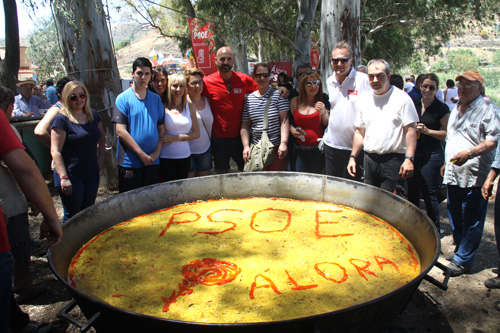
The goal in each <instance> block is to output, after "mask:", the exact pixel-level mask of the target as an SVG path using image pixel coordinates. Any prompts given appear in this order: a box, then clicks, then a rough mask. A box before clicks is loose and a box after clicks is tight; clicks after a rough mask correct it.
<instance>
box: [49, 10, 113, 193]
mask: <svg viewBox="0 0 500 333" xmlns="http://www.w3.org/2000/svg"><path fill="white" fill-rule="evenodd" d="M53 5H54V9H55V13H56V24H57V27H58V30H59V35H60V39H61V45H62V49H63V54H64V62H65V64H66V69H67V72H68V76H70V77H73V78H75V79H77V80H79V81H82V82H83V83H84V84H85V86H86V87H87V89H88V90H89V94H90V102H91V107H92V108H93V109H95V110H96V111H97V112H98V113H99V116H100V117H101V121H102V125H103V128H104V132H105V134H106V145H107V148H108V149H106V154H105V158H104V161H105V163H104V169H103V172H102V174H101V184H102V185H105V186H107V187H109V188H117V185H118V168H117V165H116V140H117V138H116V132H115V128H114V126H113V124H112V123H111V117H112V113H113V107H114V103H115V99H116V97H117V96H118V94H120V93H121V92H122V88H121V84H120V74H119V72H118V67H117V65H116V59H115V56H114V53H113V46H112V45H111V39H110V36H109V31H108V26H107V25H106V20H105V15H104V11H103V7H102V2H101V0H53Z"/></svg>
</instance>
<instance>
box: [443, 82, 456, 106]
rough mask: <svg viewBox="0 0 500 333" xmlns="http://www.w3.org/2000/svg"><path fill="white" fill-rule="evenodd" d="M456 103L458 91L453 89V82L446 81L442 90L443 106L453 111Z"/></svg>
mask: <svg viewBox="0 0 500 333" xmlns="http://www.w3.org/2000/svg"><path fill="white" fill-rule="evenodd" d="M457 102H458V89H457V88H455V82H453V80H447V81H446V89H445V90H444V104H446V105H448V108H449V109H450V111H451V110H453V108H455V105H457Z"/></svg>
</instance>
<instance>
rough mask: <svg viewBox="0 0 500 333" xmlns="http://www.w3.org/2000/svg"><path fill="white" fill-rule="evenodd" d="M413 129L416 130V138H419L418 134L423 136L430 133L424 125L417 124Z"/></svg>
mask: <svg viewBox="0 0 500 333" xmlns="http://www.w3.org/2000/svg"><path fill="white" fill-rule="evenodd" d="M415 129H416V130H417V136H420V133H422V134H425V135H429V133H430V131H429V129H428V128H427V126H425V125H424V123H418V124H417V127H416V128H415Z"/></svg>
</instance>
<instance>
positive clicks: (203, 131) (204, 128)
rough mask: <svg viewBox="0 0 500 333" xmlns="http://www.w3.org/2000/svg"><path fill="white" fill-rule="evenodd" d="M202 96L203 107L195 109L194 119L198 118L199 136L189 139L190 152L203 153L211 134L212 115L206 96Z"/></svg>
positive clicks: (208, 145) (208, 143)
mask: <svg viewBox="0 0 500 333" xmlns="http://www.w3.org/2000/svg"><path fill="white" fill-rule="evenodd" d="M202 97H203V98H204V99H205V108H204V109H203V110H197V111H196V119H198V126H199V127H200V137H199V138H198V139H195V140H191V141H189V147H191V153H192V154H203V153H204V152H206V151H207V150H208V148H210V135H211V134H212V124H213V123H214V115H213V114H212V109H211V108H210V103H209V102H208V98H206V97H205V96H202Z"/></svg>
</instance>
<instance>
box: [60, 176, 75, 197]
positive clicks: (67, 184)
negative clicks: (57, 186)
mask: <svg viewBox="0 0 500 333" xmlns="http://www.w3.org/2000/svg"><path fill="white" fill-rule="evenodd" d="M61 192H62V193H63V194H64V195H66V196H69V195H71V194H72V193H73V185H72V184H71V180H69V178H65V179H61Z"/></svg>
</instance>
